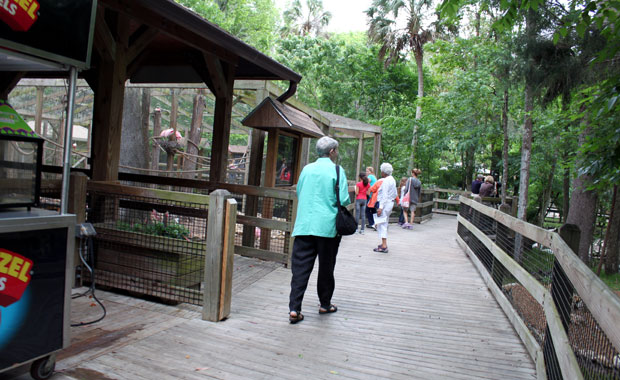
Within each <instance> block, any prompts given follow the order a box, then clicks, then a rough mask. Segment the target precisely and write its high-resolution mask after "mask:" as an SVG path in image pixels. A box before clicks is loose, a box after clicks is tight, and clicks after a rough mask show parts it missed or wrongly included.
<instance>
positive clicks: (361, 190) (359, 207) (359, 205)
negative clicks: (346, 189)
mask: <svg viewBox="0 0 620 380" xmlns="http://www.w3.org/2000/svg"><path fill="white" fill-rule="evenodd" d="M359 179H360V181H359V182H358V183H356V184H355V220H356V221H357V224H358V225H359V224H360V219H361V220H362V224H361V228H359V229H358V232H359V233H360V234H364V226H365V225H366V212H365V211H366V200H367V197H368V195H367V194H368V189H369V188H370V183H368V177H366V173H360V175H359Z"/></svg>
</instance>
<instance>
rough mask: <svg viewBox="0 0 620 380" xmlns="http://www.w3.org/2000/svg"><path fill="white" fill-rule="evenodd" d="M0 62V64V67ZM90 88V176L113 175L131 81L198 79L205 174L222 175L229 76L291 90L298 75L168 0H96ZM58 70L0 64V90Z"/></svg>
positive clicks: (50, 75) (57, 74)
mask: <svg viewBox="0 0 620 380" xmlns="http://www.w3.org/2000/svg"><path fill="white" fill-rule="evenodd" d="M1 67H2V66H0V70H2V68H1ZM79 75H80V77H82V78H84V79H85V80H86V81H87V82H88V84H89V86H90V87H91V88H92V90H93V91H94V110H93V136H92V147H93V148H92V157H91V168H92V169H91V170H92V172H91V179H93V180H98V181H111V180H117V179H118V168H119V159H120V149H121V128H122V118H123V99H124V93H125V84H126V82H127V80H129V81H130V82H132V83H204V84H205V85H206V86H207V87H208V88H209V89H210V90H211V91H212V93H213V94H214V95H215V98H216V102H215V115H214V123H213V124H214V125H213V139H212V142H211V146H212V155H211V166H210V173H209V178H210V180H211V181H212V182H224V181H225V176H226V164H227V155H228V140H229V135H230V125H231V110H232V106H233V88H234V82H235V80H240V79H260V80H284V81H288V82H289V84H290V85H289V89H288V90H287V91H286V92H285V93H284V94H281V95H280V96H279V100H280V101H285V100H286V99H287V98H288V97H290V96H292V95H293V94H294V92H295V89H296V86H297V83H298V82H299V81H300V80H301V76H300V75H299V74H297V73H295V72H294V71H292V70H290V69H289V68H287V67H285V66H284V65H282V64H280V63H278V62H276V61H275V60H273V59H271V58H269V57H268V56H266V55H264V54H262V53H261V52H259V51H258V50H256V49H254V48H253V47H251V46H249V45H247V44H245V43H243V42H242V41H241V40H239V39H237V38H235V37H233V36H232V35H230V34H228V33H227V32H225V31H224V30H222V29H220V28H219V27H217V26H216V25H214V24H212V23H210V22H209V21H207V20H205V19H203V18H202V17H200V16H199V15H197V14H195V13H194V12H192V11H191V10H189V9H187V8H184V7H183V6H181V5H179V4H176V3H175V2H174V1H172V0H155V1H153V0H132V1H128V0H99V1H98V3H97V7H96V22H95V28H94V42H93V49H92V57H91V65H90V68H88V69H86V70H84V71H82V72H80V74H79ZM27 77H31V78H42V77H43V78H64V77H66V72H64V71H57V70H54V69H53V68H51V69H49V70H47V71H29V70H28V68H24V69H19V68H17V69H16V68H13V69H11V70H2V76H1V79H2V93H3V94H8V93H9V92H10V91H11V89H12V88H13V87H14V86H15V85H16V84H17V82H18V81H19V80H20V79H21V78H27Z"/></svg>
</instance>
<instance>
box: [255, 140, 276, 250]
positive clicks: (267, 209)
mask: <svg viewBox="0 0 620 380" xmlns="http://www.w3.org/2000/svg"><path fill="white" fill-rule="evenodd" d="M278 135H279V134H278V131H277V130H270V131H269V136H268V139H267V161H266V162H265V184H264V186H265V187H275V186H276V174H277V173H276V171H277V170H278V168H277V167H276V165H277V158H278ZM273 205H274V203H273V198H263V210H262V214H261V216H262V218H263V219H271V217H272V216H273ZM270 245H271V230H270V229H267V228H261V234H260V248H261V249H265V250H270Z"/></svg>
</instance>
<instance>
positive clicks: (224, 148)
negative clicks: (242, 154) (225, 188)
mask: <svg viewBox="0 0 620 380" xmlns="http://www.w3.org/2000/svg"><path fill="white" fill-rule="evenodd" d="M220 65H221V69H222V73H221V74H222V76H223V79H224V82H225V83H223V84H222V83H220V84H219V85H220V86H224V89H223V90H222V92H221V93H220V95H222V93H223V95H224V96H220V95H216V98H215V112H214V119H213V139H212V140H211V167H210V172H209V180H210V181H213V182H226V167H227V163H228V140H229V138H230V124H231V114H232V103H233V91H232V89H233V86H234V77H235V67H234V66H233V65H230V64H225V63H221V62H220ZM220 79H221V78H220ZM215 86H216V87H217V86H218V85H217V84H216V85H215Z"/></svg>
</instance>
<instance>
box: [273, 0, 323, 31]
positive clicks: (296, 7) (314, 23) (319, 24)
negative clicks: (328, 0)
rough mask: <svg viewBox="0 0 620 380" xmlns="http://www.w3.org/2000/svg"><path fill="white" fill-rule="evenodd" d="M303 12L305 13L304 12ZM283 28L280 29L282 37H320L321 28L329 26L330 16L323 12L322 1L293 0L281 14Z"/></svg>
mask: <svg viewBox="0 0 620 380" xmlns="http://www.w3.org/2000/svg"><path fill="white" fill-rule="evenodd" d="M304 11H305V12H304ZM282 18H283V21H284V26H283V27H282V29H280V34H281V35H282V36H287V35H289V34H291V33H292V34H295V35H298V36H308V35H311V36H314V37H317V36H321V35H323V28H325V27H327V25H328V24H329V22H330V20H331V18H332V14H331V13H330V12H326V11H324V10H323V0H305V2H304V4H303V5H302V3H301V0H293V1H292V2H291V3H290V5H289V7H288V8H287V9H286V10H285V11H284V13H283V14H282Z"/></svg>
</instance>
